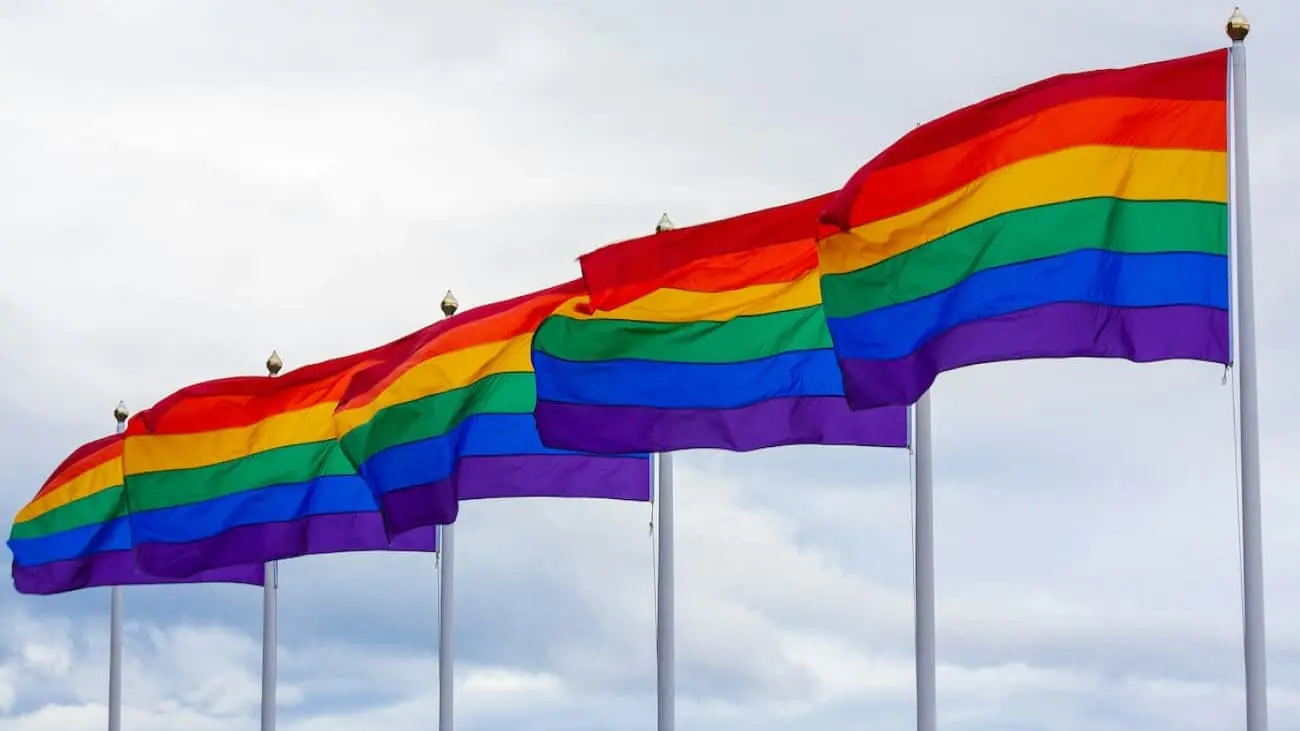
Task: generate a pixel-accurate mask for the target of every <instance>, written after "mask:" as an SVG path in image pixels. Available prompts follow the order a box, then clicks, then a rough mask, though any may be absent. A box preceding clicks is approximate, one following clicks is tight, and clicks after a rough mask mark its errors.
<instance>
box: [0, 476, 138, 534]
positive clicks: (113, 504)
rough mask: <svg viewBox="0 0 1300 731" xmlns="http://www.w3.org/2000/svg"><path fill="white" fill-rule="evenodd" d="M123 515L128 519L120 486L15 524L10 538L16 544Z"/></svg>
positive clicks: (104, 521) (105, 521)
mask: <svg viewBox="0 0 1300 731" xmlns="http://www.w3.org/2000/svg"><path fill="white" fill-rule="evenodd" d="M123 515H126V501H125V500H123V499H122V486H121V485H117V486H115V487H110V488H108V489H107V490H100V491H99V492H97V493H95V494H94V495H89V496H87V497H83V498H81V499H80V500H73V501H72V502H70V503H68V504H67V505H60V506H59V507H57V508H55V509H54V510H51V511H50V512H48V513H44V514H42V515H38V516H36V517H35V518H32V519H31V520H25V521H23V522H21V523H14V527H13V530H12V531H11V532H10V534H9V537H10V538H12V539H14V540H22V539H24V538H40V537H41V536H48V535H52V534H54V533H62V532H63V531H67V530H73V529H75V528H83V527H85V526H88V525H94V524H96V523H107V522H108V521H110V520H112V519H114V518H119V517H121V516H123Z"/></svg>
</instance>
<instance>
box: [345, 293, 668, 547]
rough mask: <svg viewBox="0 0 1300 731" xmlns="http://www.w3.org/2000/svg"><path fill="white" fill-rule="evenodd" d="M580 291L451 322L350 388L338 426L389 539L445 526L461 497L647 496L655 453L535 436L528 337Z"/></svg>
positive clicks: (407, 344) (538, 296) (527, 298)
mask: <svg viewBox="0 0 1300 731" xmlns="http://www.w3.org/2000/svg"><path fill="white" fill-rule="evenodd" d="M582 291H583V289H582V286H581V284H580V283H579V282H569V283H567V284H563V285H560V286H557V287H552V288H550V289H547V290H543V291H541V292H535V293H533V294H528V295H524V296H522V297H517V298H515V299H512V300H508V301H506V302H500V303H497V304H493V305H488V306H485V307H479V308H476V309H473V310H469V311H467V312H464V313H462V314H459V315H455V316H453V317H450V318H448V319H446V320H443V321H441V322H438V323H435V324H434V325H431V326H429V327H427V328H425V329H424V330H421V331H419V332H417V333H414V334H413V335H412V336H409V337H408V338H406V339H405V340H404V341H403V345H401V346H400V347H399V346H394V347H392V348H390V350H389V352H390V354H392V357H391V358H390V359H389V360H387V361H386V362H384V363H381V364H379V365H376V366H374V367H372V368H371V369H369V370H368V371H366V372H365V373H362V374H360V375H358V376H357V377H356V378H355V379H354V380H353V382H352V386H351V387H350V388H349V391H348V393H347V395H346V396H345V398H344V399H343V402H342V403H341V404H340V405H339V408H338V410H337V412H336V413H335V417H334V420H335V425H336V429H337V431H338V434H339V435H341V443H342V445H343V451H344V453H346V454H347V455H348V457H349V458H350V459H351V461H352V464H354V465H356V466H357V470H358V472H359V473H360V474H361V476H362V477H363V478H364V479H365V480H366V481H367V483H369V484H370V486H371V487H372V488H373V489H374V490H375V492H376V494H377V495H378V499H379V504H380V506H381V507H382V509H383V511H384V516H385V519H386V520H388V521H389V523H390V525H389V530H390V531H393V532H394V533H401V532H403V531H406V530H409V529H411V528H415V527H419V526H425V525H430V524H435V523H440V522H448V521H449V520H450V519H454V517H455V514H456V505H457V501H458V500H474V499H483V498H503V497H575V498H608V499H620V500H649V499H650V459H649V456H648V455H645V454H621V455H613V456H609V455H603V456H598V455H593V454H585V453H582V452H580V451H575V450H561V449H551V448H549V447H546V446H544V445H543V444H542V441H541V439H540V438H539V436H538V434H537V427H536V425H535V423H534V421H533V408H534V406H535V404H536V400H537V395H536V379H535V377H534V375H533V368H532V364H531V362H530V360H529V351H530V349H531V347H532V340H533V333H534V331H535V330H536V329H537V325H538V324H539V323H540V322H541V321H542V319H543V318H545V317H546V316H547V315H549V314H550V313H551V312H552V311H554V310H555V308H556V307H558V306H560V305H562V304H563V303H565V302H567V301H569V300H571V299H573V298H574V297H577V296H580V295H581V294H582Z"/></svg>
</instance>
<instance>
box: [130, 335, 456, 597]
mask: <svg viewBox="0 0 1300 731" xmlns="http://www.w3.org/2000/svg"><path fill="white" fill-rule="evenodd" d="M381 357H382V353H380V352H377V351H367V352H364V353H359V354H356V355H351V356H347V357H344V358H337V359H334V360H330V361H326V362H323V363H317V364H314V365H309V366H305V367H302V368H299V369H296V370H293V371H289V372H287V373H284V374H282V375H280V376H278V377H275V378H272V377H269V376H242V377H235V378H226V379H221V380H216V381H209V382H205V383H200V384H197V385H194V386H189V387H187V388H184V389H181V390H180V391H178V392H176V393H175V394H172V395H171V396H168V397H167V398H165V399H163V400H162V401H161V402H159V403H158V404H157V405H155V406H154V407H152V408H150V409H147V410H145V411H142V412H140V413H138V414H136V415H135V416H134V417H133V418H132V419H131V421H130V422H129V423H128V424H127V429H126V441H125V446H124V450H123V463H124V465H125V470H126V497H127V501H128V503H129V505H130V510H131V532H132V534H133V539H134V541H135V550H136V556H137V559H138V561H139V563H140V566H141V567H142V568H144V569H145V570H147V571H149V572H150V573H155V574H159V575H166V576H183V575H187V574H190V573H193V572H194V571H198V570H203V569H208V568H213V567H219V566H230V565H235V564H244V563H261V562H266V561H273V560H279V559H287V558H293V557H296V556H307V555H313V554H323V553H341V552H350V551H373V550H400V551H433V550H435V545H434V532H433V529H432V528H429V529H426V530H423V531H420V532H417V533H413V534H411V535H405V536H399V537H397V538H395V539H394V540H392V541H390V540H389V536H388V534H387V533H386V532H385V530H384V524H383V520H382V517H381V516H380V514H379V506H378V504H377V502H376V501H375V498H374V495H373V493H372V491H371V490H370V488H369V486H367V485H366V484H365V482H364V481H363V480H362V479H361V477H360V476H359V475H358V474H357V472H356V470H355V469H354V468H353V467H352V463H351V462H349V461H348V459H347V457H346V456H344V454H343V452H342V450H341V449H340V447H339V444H338V440H337V438H336V434H335V432H334V418H333V416H334V409H335V407H336V406H337V405H338V401H339V397H340V396H342V394H343V392H344V390H345V389H346V388H347V386H348V384H349V382H350V380H351V377H352V376H353V375H355V374H356V373H357V372H359V371H361V370H363V369H365V368H367V367H369V366H371V365H373V364H374V363H376V362H378V359H379V358H381Z"/></svg>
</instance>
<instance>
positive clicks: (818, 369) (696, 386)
mask: <svg viewBox="0 0 1300 731" xmlns="http://www.w3.org/2000/svg"><path fill="white" fill-rule="evenodd" d="M533 368H534V369H535V370H536V371H537V398H538V399H539V400H542V401H558V402H563V403H571V404H588V405H596V406H651V407H655V408H663V409H736V408H740V407H743V406H751V405H753V404H756V403H759V402H761V401H769V400H771V399H780V398H791V397H799V396H843V395H844V382H843V379H842V377H841V375H840V368H839V365H838V364H837V363H836V361H835V354H834V353H833V352H832V351H830V350H802V351H798V352H794V353H781V354H780V355H774V356H771V357H769V358H762V359H760V360H751V361H745V362H743V363H704V364H699V363H661V362H655V361H645V360H610V361H599V362H594V363H577V362H573V361H566V360H560V359H559V358H555V357H552V356H550V355H547V354H545V353H543V352H541V351H533Z"/></svg>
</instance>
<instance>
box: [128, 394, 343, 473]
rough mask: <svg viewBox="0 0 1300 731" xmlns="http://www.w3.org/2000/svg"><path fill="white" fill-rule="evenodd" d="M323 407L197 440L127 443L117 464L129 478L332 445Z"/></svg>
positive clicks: (329, 406) (330, 411)
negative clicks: (286, 449)
mask: <svg viewBox="0 0 1300 731" xmlns="http://www.w3.org/2000/svg"><path fill="white" fill-rule="evenodd" d="M336 405H337V404H336V403H334V402H327V403H323V404H317V405H315V406H311V407H309V408H306V409H299V410H297V411H289V412H287V413H283V414H276V415H275V416H272V417H270V418H268V419H263V420H262V421H260V422H258V423H256V424H254V425H252V426H243V427H235V428H232V429H220V430H217V431H210V432H202V433H199V434H149V435H141V436H131V437H127V440H126V444H125V445H124V446H123V454H124V455H125V456H124V457H123V462H124V463H125V464H126V469H127V471H128V473H129V474H132V475H139V474H144V473H146V472H162V471H164V470H183V469H190V468H194V467H207V466H208V465H214V464H220V463H222V462H229V461H230V460H232V459H239V458H240V457H247V456H249V455H253V454H257V453H258V452H265V451H267V450H270V449H277V448H279V447H287V446H290V445H293V444H311V443H313V442H321V441H325V440H327V439H334V438H335V433H334V420H333V417H334V408H335V406H336Z"/></svg>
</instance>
